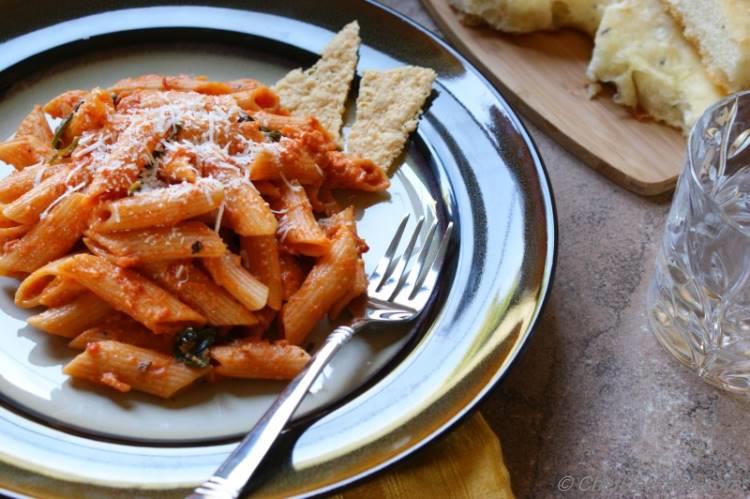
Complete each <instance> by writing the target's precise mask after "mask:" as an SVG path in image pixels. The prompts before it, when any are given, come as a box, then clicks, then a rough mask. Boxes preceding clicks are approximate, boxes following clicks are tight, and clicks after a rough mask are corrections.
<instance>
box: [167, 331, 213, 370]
mask: <svg viewBox="0 0 750 499" xmlns="http://www.w3.org/2000/svg"><path fill="white" fill-rule="evenodd" d="M214 341H216V330H215V329H213V328H211V327H186V328H185V329H183V330H182V332H180V333H179V334H178V335H177V338H176V340H175V344H174V357H175V359H177V360H178V361H180V362H182V363H183V364H185V365H188V366H192V367H206V366H208V364H209V363H210V359H209V356H208V353H209V352H208V348H209V347H210V346H211V345H213V343H214Z"/></svg>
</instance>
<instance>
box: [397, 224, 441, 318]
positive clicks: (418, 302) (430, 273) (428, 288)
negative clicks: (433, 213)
mask: <svg viewBox="0 0 750 499" xmlns="http://www.w3.org/2000/svg"><path fill="white" fill-rule="evenodd" d="M452 233H453V222H450V223H449V224H448V227H446V228H445V234H443V238H442V240H441V241H440V247H439V248H438V250H437V253H435V258H434V259H433V260H432V264H431V265H430V268H429V270H427V273H426V274H425V276H424V279H423V280H422V282H421V284H420V283H416V285H415V287H414V289H413V290H412V296H410V297H409V298H408V300H409V302H408V304H409V305H410V306H412V307H413V308H415V309H416V310H420V309H421V308H422V307H424V305H425V303H427V300H428V299H429V298H430V296H431V295H432V291H433V289H435V284H436V283H437V278H438V276H439V275H440V270H441V269H442V267H443V262H444V261H445V255H446V253H447V252H448V245H449V244H450V240H451V234H452ZM399 301H400V300H399Z"/></svg>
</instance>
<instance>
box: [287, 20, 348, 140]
mask: <svg viewBox="0 0 750 499" xmlns="http://www.w3.org/2000/svg"><path fill="white" fill-rule="evenodd" d="M359 43H360V38H359V24H358V23H357V21H353V22H351V23H349V24H347V25H346V26H344V28H343V29H342V30H341V31H340V32H339V33H338V34H337V35H336V36H335V37H334V38H333V39H332V40H331V41H330V42H329V43H328V45H327V46H326V47H325V48H324V49H323V53H322V54H321V57H320V59H319V60H318V62H316V63H315V65H314V66H312V67H311V68H309V69H306V70H302V69H295V70H293V71H290V72H289V73H288V74H287V75H286V76H284V77H283V78H282V79H281V80H279V81H278V82H277V83H276V85H274V87H273V90H274V91H275V92H276V93H277V94H278V95H279V97H280V98H281V105H282V106H283V107H285V108H286V109H288V110H289V111H290V112H291V114H292V115H293V116H315V117H316V118H317V119H318V121H320V123H321V124H322V125H323V126H324V127H325V128H326V129H327V130H328V132H329V133H330V134H331V135H332V136H333V138H334V140H335V141H336V142H338V143H340V142H341V134H340V131H341V125H342V121H343V114H344V110H345V105H346V97H347V96H348V95H349V88H350V87H351V83H352V80H353V79H354V71H355V69H356V67H357V52H358V50H359Z"/></svg>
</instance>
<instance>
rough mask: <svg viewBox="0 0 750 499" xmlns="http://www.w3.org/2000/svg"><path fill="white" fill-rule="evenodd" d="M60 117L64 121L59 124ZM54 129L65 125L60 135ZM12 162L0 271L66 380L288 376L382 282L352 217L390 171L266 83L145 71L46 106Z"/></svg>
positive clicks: (11, 150) (36, 113) (21, 130)
mask: <svg viewBox="0 0 750 499" xmlns="http://www.w3.org/2000/svg"><path fill="white" fill-rule="evenodd" d="M51 119H56V120H57V124H54V122H53V126H50V124H49V123H50V121H51ZM53 129H54V130H53ZM0 160H2V161H4V162H6V163H8V164H10V165H12V166H13V167H14V168H15V171H14V172H13V173H12V174H11V175H9V176H8V177H6V178H4V179H2V180H0V203H2V205H1V206H0V242H1V243H2V252H1V254H0V274H2V275H5V276H12V277H18V278H20V279H22V281H21V284H20V286H19V287H18V289H17V292H16V295H15V303H16V304H17V305H18V306H19V307H24V308H32V307H39V306H43V307H46V309H45V310H44V311H42V312H40V313H37V314H36V315H33V316H31V317H30V318H29V319H28V323H29V324H30V325H32V326H33V327H35V328H37V329H40V330H43V331H45V332H47V333H50V334H52V335H57V336H62V337H66V338H70V343H69V346H70V347H71V348H74V349H79V350H81V353H79V354H78V355H77V356H76V357H75V358H74V359H73V360H72V361H70V362H69V363H68V364H67V365H66V366H65V367H64V372H65V373H66V374H68V375H69V376H71V377H73V378H81V379H85V380H88V381H89V382H94V383H98V384H100V385H105V386H107V387H110V388H113V389H115V390H118V391H121V392H127V391H130V390H136V391H141V392H146V393H149V394H153V395H156V396H159V397H164V398H168V397H172V396H173V395H174V394H175V393H177V392H178V391H180V390H182V389H184V388H186V387H188V386H189V385H191V384H193V383H194V382H196V381H197V380H199V379H208V380H213V379H218V378H221V377H236V378H255V379H290V378H292V377H294V376H295V375H296V373H297V372H298V371H299V370H300V369H301V368H302V367H303V366H304V365H305V363H306V362H307V360H308V358H309V355H308V353H307V351H306V350H305V349H304V345H305V342H306V338H307V335H308V334H309V333H310V331H311V330H312V329H313V328H314V327H315V326H316V325H317V324H318V323H319V322H320V321H321V320H322V319H323V318H324V317H325V316H330V317H333V318H335V317H338V316H339V315H340V314H341V313H342V312H343V311H344V310H345V309H346V308H347V307H348V306H349V305H350V303H351V302H352V301H353V300H355V299H356V298H357V297H358V296H360V295H362V294H363V293H364V292H365V290H366V287H367V278H366V275H365V273H364V263H363V260H362V256H361V255H362V253H363V252H365V251H366V250H367V245H366V244H365V242H364V241H363V240H362V239H360V238H359V236H358V235H357V231H356V227H355V222H354V215H355V213H354V209H353V208H352V207H342V206H340V205H339V203H337V201H336V199H335V198H334V197H333V196H332V191H335V190H337V189H350V190H359V191H367V192H382V191H384V190H385V189H386V188H387V187H388V186H389V180H388V177H387V175H386V174H385V173H384V171H383V169H381V168H380V167H379V166H378V165H376V164H375V163H373V162H372V161H370V160H369V159H365V158H364V157H362V156H359V155H355V154H351V153H346V152H344V151H342V150H341V148H340V146H339V145H338V143H337V141H336V140H335V138H334V137H333V136H332V135H331V133H330V132H329V131H328V130H327V129H326V128H325V127H323V126H322V125H321V124H320V122H319V121H318V120H317V119H316V118H315V117H300V116H296V115H295V116H292V115H290V114H289V112H288V111H287V110H285V109H284V108H283V107H282V106H281V105H280V102H279V97H278V96H277V94H276V93H275V92H274V91H272V90H271V89H269V88H268V87H266V86H264V85H262V84H260V83H259V82H257V81H255V80H251V79H243V80H235V81H229V82H214V81H209V80H206V79H203V78H196V77H189V76H173V77H169V76H160V75H146V76H141V77H136V78H129V79H125V80H122V81H119V82H117V83H116V84H115V85H113V86H112V87H110V88H107V89H100V88H95V89H93V90H89V91H82V90H72V91H68V92H65V93H63V94H61V95H59V96H57V97H55V98H54V99H52V100H51V101H49V102H47V103H46V104H45V105H44V106H42V107H40V106H37V107H36V108H34V109H33V110H32V111H31V113H30V114H28V116H27V117H26V118H25V119H24V120H23V121H22V122H21V124H20V125H19V127H18V129H17V131H16V133H15V135H14V137H13V138H12V139H10V140H8V141H6V142H4V143H2V144H0Z"/></svg>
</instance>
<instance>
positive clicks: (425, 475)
mask: <svg viewBox="0 0 750 499" xmlns="http://www.w3.org/2000/svg"><path fill="white" fill-rule="evenodd" d="M383 497H387V498H389V499H393V498H396V499H410V498H421V497H428V498H442V497H446V498H485V497H486V498H493V499H495V498H497V499H513V497H514V496H513V492H512V491H511V488H510V475H509V474H508V469H507V468H506V467H505V462H504V461H503V453H502V449H501V448H500V441H499V440H498V438H497V436H496V435H495V434H494V433H493V431H492V429H491V428H490V427H489V425H488V424H487V422H486V421H485V420H484V418H483V417H482V415H481V414H480V413H479V412H476V413H474V415H473V416H471V417H470V418H469V419H467V420H466V421H464V422H463V423H461V425H460V426H459V427H458V428H456V429H455V430H454V431H452V432H451V433H450V434H448V435H447V436H446V437H444V438H441V439H439V440H438V441H437V442H433V443H432V444H431V445H430V446H429V447H428V448H427V449H425V450H424V451H422V452H418V453H417V454H416V455H414V456H411V457H408V458H406V459H405V460H403V461H401V462H400V463H398V464H396V465H394V466H393V467H392V468H390V469H389V470H387V471H386V472H384V473H382V474H380V475H377V476H376V477H375V478H373V479H372V480H369V481H366V482H364V483H362V484H360V485H356V486H354V487H352V488H349V489H346V490H344V491H343V492H341V493H339V494H336V495H334V496H333V498H335V499H369V498H373V499H375V498H383Z"/></svg>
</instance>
